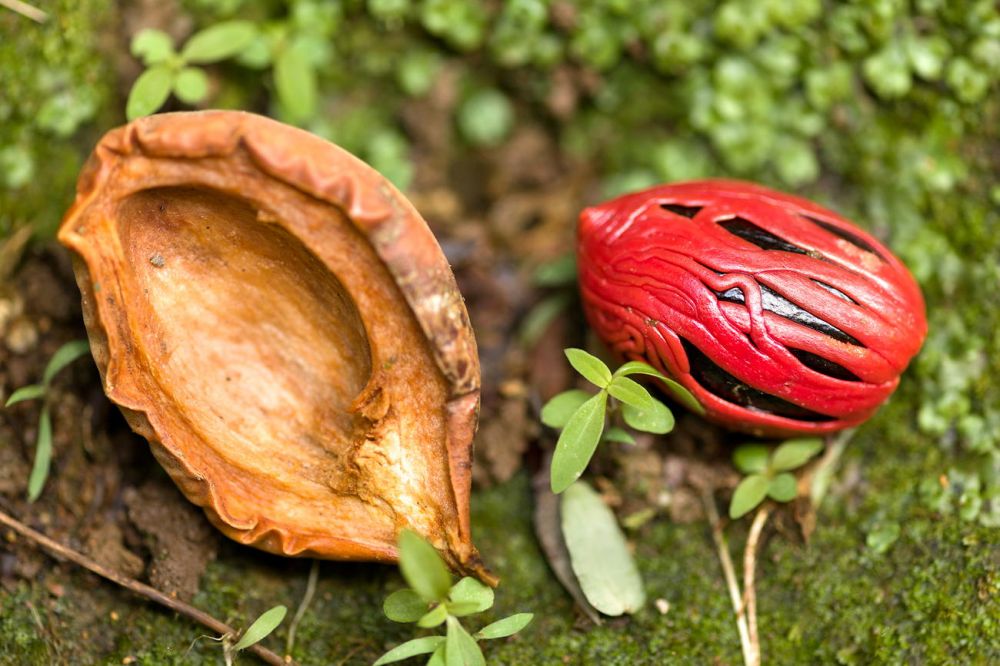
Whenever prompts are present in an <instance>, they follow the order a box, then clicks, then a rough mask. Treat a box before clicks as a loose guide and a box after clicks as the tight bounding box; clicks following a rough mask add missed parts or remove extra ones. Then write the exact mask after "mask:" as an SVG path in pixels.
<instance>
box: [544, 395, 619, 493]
mask: <svg viewBox="0 0 1000 666" xmlns="http://www.w3.org/2000/svg"><path fill="white" fill-rule="evenodd" d="M607 405H608V394H607V393H606V392H604V391H601V392H599V393H598V394H597V395H595V396H593V397H591V398H590V399H588V400H587V402H585V403H583V405H581V406H580V408H579V409H577V410H576V412H574V413H573V416H571V417H570V419H569V422H568V423H566V427H565V428H563V431H562V433H560V435H559V440H558V441H557V442H556V449H555V452H554V453H553V454H552V466H551V469H550V474H551V484H552V492H554V493H561V492H562V491H564V490H566V489H567V488H569V486H570V484H572V483H573V482H574V481H576V480H577V479H578V478H580V475H581V474H583V470H585V469H586V468H587V465H588V464H589V463H590V459H591V458H592V457H593V456H594V450H595V449H596V448H597V444H598V442H600V441H601V432H603V430H604V416H605V413H606V410H607Z"/></svg>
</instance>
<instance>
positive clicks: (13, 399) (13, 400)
mask: <svg viewBox="0 0 1000 666" xmlns="http://www.w3.org/2000/svg"><path fill="white" fill-rule="evenodd" d="M43 395H45V387H44V386H42V385H41V384H28V385H27V386H22V387H21V388H19V389H17V390H16V391H14V392H13V393H11V394H10V397H9V398H7V403H6V404H5V405H4V407H10V406H11V405H16V404H17V403H19V402H24V401H25V400H34V399H35V398H41V397H42V396H43Z"/></svg>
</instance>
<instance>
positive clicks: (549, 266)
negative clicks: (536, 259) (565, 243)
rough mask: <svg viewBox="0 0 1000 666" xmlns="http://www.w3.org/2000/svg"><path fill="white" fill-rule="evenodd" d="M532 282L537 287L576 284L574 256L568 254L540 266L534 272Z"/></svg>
mask: <svg viewBox="0 0 1000 666" xmlns="http://www.w3.org/2000/svg"><path fill="white" fill-rule="evenodd" d="M534 282H535V284H536V285H537V286H539V287H565V286H568V285H571V284H573V283H574V282H576V254H574V253H572V252H571V253H568V254H564V255H563V256H561V257H559V258H558V259H555V260H553V261H550V262H548V263H546V264H542V265H541V266H539V267H538V269H537V270H536V271H535V276H534Z"/></svg>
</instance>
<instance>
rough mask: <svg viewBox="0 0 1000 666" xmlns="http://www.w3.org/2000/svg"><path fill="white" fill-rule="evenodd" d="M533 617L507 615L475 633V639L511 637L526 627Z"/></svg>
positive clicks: (523, 614) (529, 614)
mask: <svg viewBox="0 0 1000 666" xmlns="http://www.w3.org/2000/svg"><path fill="white" fill-rule="evenodd" d="M534 617H535V614H534V613H517V614H515V615H509V616H507V617H505V618H503V619H502V620H497V621H496V622H494V623H492V624H488V625H486V626H485V627H483V628H482V629H480V630H479V631H478V632H477V633H476V638H481V639H487V640H489V639H493V638H506V637H507V636H513V635H514V634H516V633H517V632H519V631H521V630H522V629H524V628H525V627H527V626H528V623H530V622H531V620H532V619H533V618H534Z"/></svg>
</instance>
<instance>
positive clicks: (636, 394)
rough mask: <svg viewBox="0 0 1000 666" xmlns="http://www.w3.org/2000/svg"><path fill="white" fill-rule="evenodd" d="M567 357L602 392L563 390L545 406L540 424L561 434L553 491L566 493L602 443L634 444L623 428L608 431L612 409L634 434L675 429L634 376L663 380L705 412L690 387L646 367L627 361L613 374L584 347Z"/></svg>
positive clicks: (688, 403) (667, 411)
mask: <svg viewBox="0 0 1000 666" xmlns="http://www.w3.org/2000/svg"><path fill="white" fill-rule="evenodd" d="M565 354H566V358H567V359H569V362H570V365H572V366H573V368H574V369H575V370H576V371H577V372H579V373H580V375H581V376H583V378H584V379H586V380H587V381H589V382H590V383H591V384H594V385H595V386H597V388H598V389H600V390H599V391H598V392H597V393H596V394H591V393H588V392H587V391H583V390H580V389H571V390H569V391H564V392H563V393H560V394H559V395H557V396H555V397H554V398H552V399H551V400H549V402H548V403H546V404H545V406H544V407H543V408H542V423H544V424H545V425H547V426H549V427H550V428H556V429H561V430H562V432H561V433H560V435H559V439H558V441H557V442H556V450H555V452H554V453H553V455H552V468H551V485H552V492H555V493H561V492H563V491H564V490H566V489H567V488H569V486H570V485H572V483H573V482H574V481H576V480H577V479H578V478H579V477H580V475H581V474H583V471H584V470H585V469H586V468H587V465H588V464H589V463H590V459H591V458H592V457H593V456H594V451H596V449H597V445H598V444H599V443H600V442H601V441H602V440H603V441H612V442H622V443H626V444H631V443H634V439H633V437H632V435H631V434H630V433H628V431H626V430H624V429H623V428H621V427H619V426H612V427H607V426H608V414H609V411H610V412H612V414H613V415H614V414H615V413H618V412H620V414H621V418H622V420H624V422H625V424H626V425H628V426H629V427H630V428H633V429H634V430H641V431H643V432H651V433H654V434H660V435H662V434H666V433H668V432H670V431H671V430H673V427H674V415H673V413H672V412H671V411H670V409H668V408H667V406H666V405H664V404H663V403H662V402H660V401H659V400H657V399H656V398H654V397H653V396H652V395H650V393H649V391H648V390H647V389H646V388H645V387H644V386H642V385H641V384H639V383H638V382H636V381H635V380H634V379H630V378H629V376H630V375H646V376H650V377H655V378H657V379H659V380H660V381H661V382H662V383H663V384H664V385H665V386H666V387H667V389H668V390H669V391H670V392H671V393H672V394H673V396H674V397H675V398H676V399H677V400H678V401H679V402H682V403H683V404H685V405H686V406H688V407H689V408H690V409H692V410H694V411H696V412H699V413H701V412H702V408H701V405H699V404H698V402H697V400H695V398H694V396H692V395H691V394H690V393H689V392H688V391H687V389H685V388H684V387H683V386H681V385H680V384H678V383H677V382H675V381H673V380H672V379H670V378H668V377H666V376H664V375H663V374H661V373H660V372H659V371H657V370H656V369H655V368H653V367H652V366H651V365H649V364H647V363H642V362H640V361H629V362H628V363H625V364H624V365H622V366H621V367H620V368H618V369H617V370H615V371H614V373H612V372H611V370H610V368H608V366H607V365H605V364H604V362H603V361H601V360H600V359H599V358H597V357H596V356H593V355H591V354H588V353H587V352H585V351H583V350H582V349H573V348H570V349H566V350H565Z"/></svg>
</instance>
